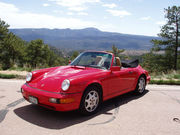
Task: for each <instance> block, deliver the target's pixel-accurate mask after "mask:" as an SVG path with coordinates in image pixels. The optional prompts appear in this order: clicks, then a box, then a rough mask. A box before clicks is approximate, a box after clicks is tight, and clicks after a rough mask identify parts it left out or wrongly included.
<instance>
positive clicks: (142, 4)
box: [0, 0, 180, 36]
mask: <svg viewBox="0 0 180 135" xmlns="http://www.w3.org/2000/svg"><path fill="white" fill-rule="evenodd" d="M173 5H176V6H180V0H0V18H1V19H3V20H4V21H6V22H7V23H8V24H9V25H10V28H60V29H61V28H72V29H81V28H87V27H95V28H98V29H100V30H102V31H109V32H119V33H125V34H137V35H148V36H156V35H157V34H158V33H159V31H160V27H161V26H162V25H163V24H164V23H165V22H166V20H165V19H164V8H167V7H168V6H173Z"/></svg>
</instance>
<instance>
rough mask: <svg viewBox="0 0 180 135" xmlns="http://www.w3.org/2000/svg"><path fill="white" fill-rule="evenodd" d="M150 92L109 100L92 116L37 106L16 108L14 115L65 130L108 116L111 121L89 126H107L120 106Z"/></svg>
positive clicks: (41, 125) (40, 124) (48, 126)
mask: <svg viewBox="0 0 180 135" xmlns="http://www.w3.org/2000/svg"><path fill="white" fill-rule="evenodd" d="M148 92H149V90H145V92H144V94H143V95H135V94H134V92H130V93H127V94H124V95H121V96H118V97H115V98H113V99H110V100H107V101H105V102H104V103H103V104H102V106H101V108H100V110H99V112H98V113H97V114H95V115H92V116H83V115H81V114H79V113H78V111H71V112H57V111H53V110H49V109H46V108H43V107H40V106H37V105H26V106H23V107H20V108H16V109H15V110H14V113H15V114H16V115H17V116H19V117H20V118H22V119H23V120H25V121H27V122H30V123H32V124H34V125H37V126H40V127H44V128H48V129H63V128H66V127H69V126H72V125H75V124H78V123H82V122H85V121H87V120H90V119H92V118H95V117H97V116H98V115H101V114H104V115H108V116H110V117H108V118H109V119H108V120H105V121H104V122H100V123H98V122H97V123H91V124H89V125H97V124H105V123H108V122H111V121H113V120H114V119H115V118H116V115H117V114H118V111H119V107H120V106H122V105H125V104H127V103H128V102H130V101H132V100H136V99H138V98H140V97H142V96H144V95H145V94H147V93H148ZM111 110H114V111H111ZM109 111H111V112H109Z"/></svg>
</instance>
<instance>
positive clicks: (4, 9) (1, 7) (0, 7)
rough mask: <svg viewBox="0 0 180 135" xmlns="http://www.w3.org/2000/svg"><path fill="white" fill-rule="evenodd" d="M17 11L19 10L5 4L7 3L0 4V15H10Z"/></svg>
mask: <svg viewBox="0 0 180 135" xmlns="http://www.w3.org/2000/svg"><path fill="white" fill-rule="evenodd" d="M18 11H19V9H18V8H16V7H15V6H14V5H12V4H7V3H3V2H0V13H1V14H5V13H11V12H18Z"/></svg>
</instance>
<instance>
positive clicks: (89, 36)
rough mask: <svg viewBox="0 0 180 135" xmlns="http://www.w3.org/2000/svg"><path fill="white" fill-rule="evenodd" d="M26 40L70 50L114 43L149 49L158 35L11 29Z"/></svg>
mask: <svg viewBox="0 0 180 135" xmlns="http://www.w3.org/2000/svg"><path fill="white" fill-rule="evenodd" d="M10 31H11V32H13V33H14V34H15V35H17V36H19V37H21V38H22V39H23V40H25V41H31V40H35V39H43V40H44V42H45V43H47V44H49V45H52V46H55V47H57V48H59V49H68V50H92V49H97V50H111V47H112V45H113V44H114V45H116V46H117V47H118V48H119V49H129V50H149V49H150V48H151V47H152V43H151V42H150V41H151V40H152V39H157V38H158V37H152V36H143V35H131V34H122V33H117V32H105V31H101V30H99V29H97V28H93V27H90V28H84V29H70V28H66V29H48V28H22V29H10Z"/></svg>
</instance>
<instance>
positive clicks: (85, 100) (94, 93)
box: [79, 86, 102, 115]
mask: <svg viewBox="0 0 180 135" xmlns="http://www.w3.org/2000/svg"><path fill="white" fill-rule="evenodd" d="M101 95H102V94H101V92H100V90H99V89H98V87H96V86H90V87H88V88H87V89H86V90H85V92H84V94H83V96H82V98H81V104H80V108H79V111H80V113H81V114H83V115H92V114H95V113H97V112H98V110H99V107H100V105H101V102H102V96H101Z"/></svg>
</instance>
